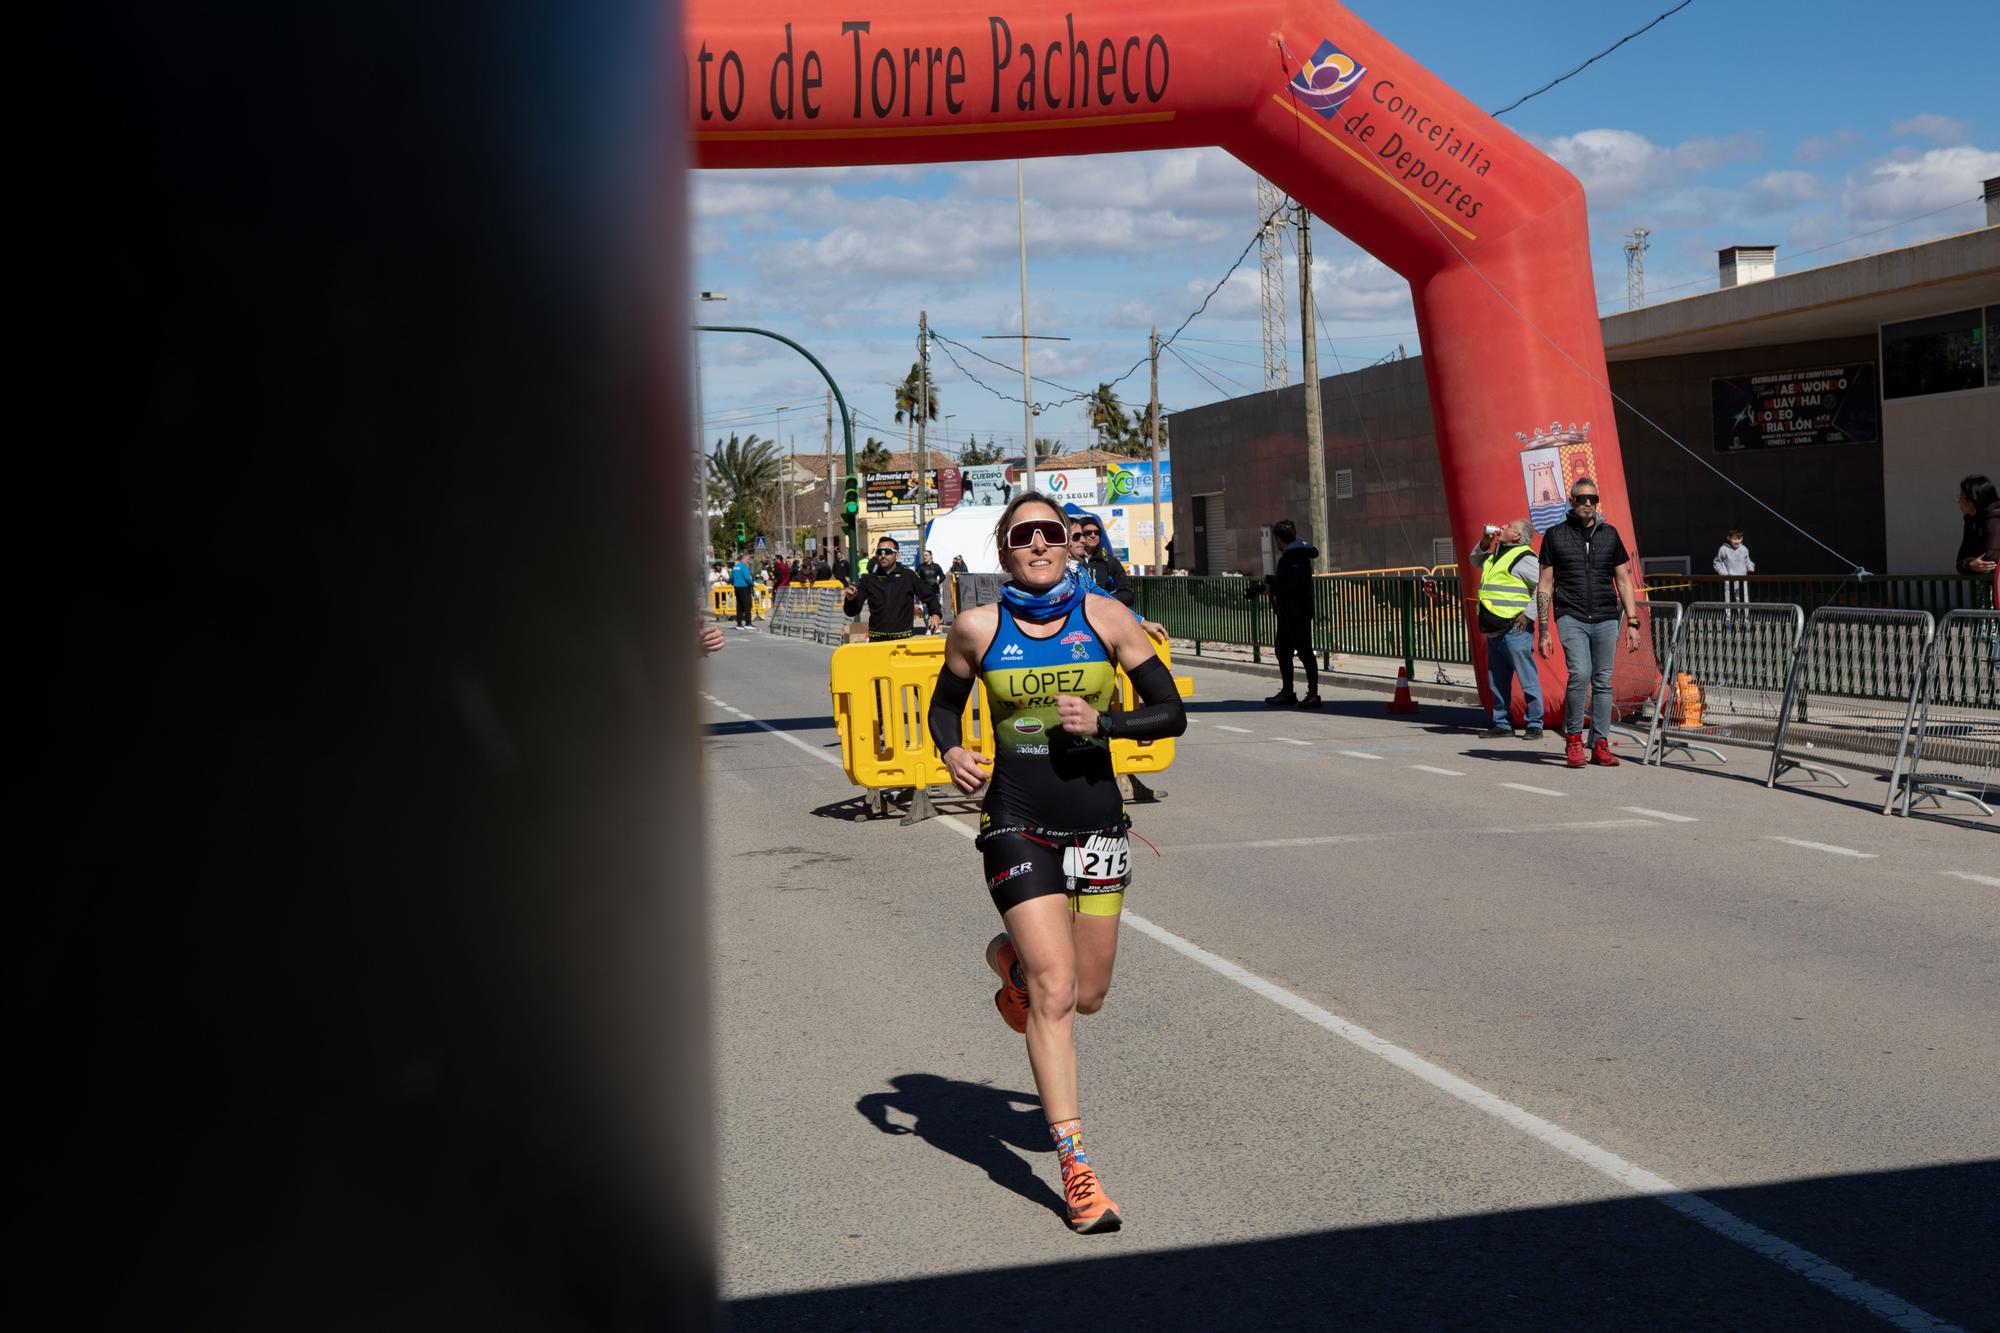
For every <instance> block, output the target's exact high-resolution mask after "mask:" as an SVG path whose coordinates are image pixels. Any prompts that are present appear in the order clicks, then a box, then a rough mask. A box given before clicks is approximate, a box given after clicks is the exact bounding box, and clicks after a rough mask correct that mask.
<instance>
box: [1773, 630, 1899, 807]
mask: <svg viewBox="0 0 2000 1333" xmlns="http://www.w3.org/2000/svg"><path fill="white" fill-rule="evenodd" d="M1935 628H1936V626H1935V623H1934V622H1933V621H1932V619H1931V613H1930V612H1928V611H1911V610H1884V609H1879V608H1870V607H1847V606H1823V607H1821V608H1820V609H1819V610H1817V611H1814V612H1813V613H1812V618H1811V619H1810V620H1809V621H1807V622H1806V628H1805V633H1804V635H1803V636H1802V637H1801V638H1800V640H1799V646H1798V652H1797V653H1796V654H1795V655H1794V656H1793V658H1792V669H1791V672H1790V675H1789V678H1788V680H1787V682H1786V687H1785V698H1784V703H1783V705H1782V706H1781V707H1780V709H1779V715H1778V731H1777V735H1776V736H1775V737H1774V739H1773V742H1772V746H1771V772H1770V776H1769V777H1767V778H1766V779H1765V780H1764V785H1765V786H1767V787H1771V786H1775V785H1777V781H1778V779H1779V778H1781V777H1783V776H1784V775H1785V774H1786V773H1788V772H1790V771H1791V770H1792V769H1795V768H1799V769H1804V770H1806V771H1807V772H1810V773H1814V774H1825V775H1826V776H1827V777H1830V778H1832V779H1833V780H1834V781H1835V782H1838V783H1839V784H1840V785H1841V786H1843V787H1845V786H1847V779H1846V778H1844V777H1842V776H1841V775H1840V774H1839V773H1836V772H1834V771H1833V770H1831V769H1828V768H1825V767H1823V766H1822V765H1821V764H1819V763H1817V762H1815V761H1816V760H1830V761H1831V762H1834V763H1838V764H1840V765H1841V767H1843V768H1852V769H1858V770H1860V771H1862V772H1868V773H1880V774H1883V775H1884V776H1886V777H1888V778H1889V779H1890V783H1889V792H1888V795H1886V796H1885V797H1884V798H1883V800H1882V813H1883V814H1885V815H1886V814H1888V813H1889V810H1890V808H1891V807H1892V806H1893V805H1894V804H1895V800H1896V793H1897V787H1898V785H1899V783H1898V779H1897V774H1898V773H1899V772H1900V771H1901V769H1902V766H1903V758H1904V755H1905V754H1906V753H1907V752H1908V749H1909V744H1910V727H1911V724H1912V723H1913V722H1914V721H1915V719H1916V714H1917V696H1918V692H1919V688H1920V686H1921V684H1922V681H1923V675H1924V668H1925V665H1926V663H1928V662H1929V660H1930V652H1931V639H1932V635H1933V633H1934V631H1935ZM1807 750H1810V751H1812V755H1813V757H1812V759H1808V758H1806V757H1805V755H1804V753H1803V752H1804V751H1807Z"/></svg>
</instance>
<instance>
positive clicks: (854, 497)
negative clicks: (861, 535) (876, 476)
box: [840, 472, 861, 518]
mask: <svg viewBox="0 0 2000 1333" xmlns="http://www.w3.org/2000/svg"><path fill="white" fill-rule="evenodd" d="M843 490H844V494H843V495H842V498H841V502H840V503H841V512H842V513H844V514H846V515H847V516H848V517H849V518H853V517H854V516H855V515H856V514H858V513H860V512H861V478H859V477H857V476H855V475H854V474H853V473H852V472H850V473H848V474H847V478H846V480H845V482H843Z"/></svg>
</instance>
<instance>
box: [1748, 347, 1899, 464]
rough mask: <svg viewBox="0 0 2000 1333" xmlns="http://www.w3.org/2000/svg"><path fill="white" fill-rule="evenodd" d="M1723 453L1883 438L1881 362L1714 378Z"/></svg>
mask: <svg viewBox="0 0 2000 1333" xmlns="http://www.w3.org/2000/svg"><path fill="white" fill-rule="evenodd" d="M1708 383H1709V396H1710V400H1711V404H1712V406H1713V409H1714V418H1715V423H1714V424H1715V439H1714V448H1715V452H1716V453H1718V454H1734V453H1743V452H1746V451H1748V450H1752V449H1792V448H1797V447H1799V446H1801V445H1810V444H1870V443H1873V442H1874V441H1875V440H1877V439H1879V438H1881V417H1882V412H1881V406H1880V402H1879V400H1878V398H1877V397H1876V390H1875V363H1874V362H1873V361H1863V362H1860V363H1858V364H1854V365H1844V366H1820V367H1817V368H1815V369H1812V370H1781V371H1775V372H1773V373H1771V374H1767V375H1731V376H1729V377H1727V378H1723V379H1713V380H1710V381H1709V382H1708Z"/></svg>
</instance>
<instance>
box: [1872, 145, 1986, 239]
mask: <svg viewBox="0 0 2000 1333" xmlns="http://www.w3.org/2000/svg"><path fill="white" fill-rule="evenodd" d="M1996 175H2000V153H1995V152H1988V151H1986V150H1985V149H1980V148H1974V147H1972V146H1970V145H1968V144H1961V145H1959V146H1956V147H1952V148H1931V149H1926V150H1925V151H1923V152H1921V153H1919V152H1917V151H1916V150H1914V149H1908V148H1905V149H1899V150H1897V151H1896V152H1894V153H1891V154H1889V155H1888V156H1887V157H1878V158H1876V159H1875V160H1874V161H1872V162H1870V163H1868V164H1867V165H1866V166H1864V167H1863V168H1862V169H1861V170H1860V171H1858V172H1856V173H1855V174H1854V175H1852V176H1850V177H1848V179H1847V184H1846V187H1845V188H1844V189H1842V191H1841V195H1840V203H1841V207H1842V208H1843V209H1844V210H1845V211H1846V212H1847V215H1848V217H1849V220H1850V221H1852V222H1853V223H1854V224H1855V225H1856V226H1859V227H1874V226H1881V225H1883V224H1885V223H1890V222H1895V221H1898V220H1900V219H1903V218H1909V217H1915V216H1916V215H1918V214H1920V213H1928V212H1931V211H1932V210H1934V209H1940V208H1944V207H1946V206H1947V205H1950V204H1954V203H1958V202H1960V201H1964V200H1972V199H1977V198H1978V197H1979V184H1980V182H1981V181H1983V180H1985V179H1987V178H1988V177H1991V176H1996Z"/></svg>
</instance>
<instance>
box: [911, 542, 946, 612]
mask: <svg viewBox="0 0 2000 1333" xmlns="http://www.w3.org/2000/svg"><path fill="white" fill-rule="evenodd" d="M917 582H918V583H919V584H921V585H923V588H924V590H925V592H926V593H927V595H928V599H929V601H930V602H931V603H932V604H933V605H935V606H938V607H939V608H940V609H942V607H943V605H944V566H942V565H940V564H939V563H938V562H937V561H936V560H934V559H932V558H931V553H930V551H929V550H928V549H926V550H925V551H924V554H923V559H921V560H919V561H917Z"/></svg>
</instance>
